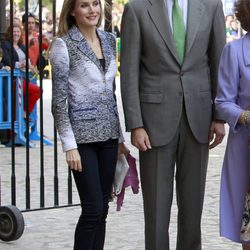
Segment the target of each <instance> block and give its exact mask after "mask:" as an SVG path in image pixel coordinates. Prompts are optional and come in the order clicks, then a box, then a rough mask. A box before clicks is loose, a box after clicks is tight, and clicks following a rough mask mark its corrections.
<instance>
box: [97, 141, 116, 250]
mask: <svg viewBox="0 0 250 250" xmlns="http://www.w3.org/2000/svg"><path fill="white" fill-rule="evenodd" d="M117 149H118V140H108V141H106V142H103V143H102V145H101V147H100V148H99V151H98V162H99V164H98V165H99V174H100V181H101V188H102V196H103V214H102V217H101V223H100V225H99V228H98V229H97V237H96V240H95V243H94V248H93V250H102V249H103V246H104V241H105V233H106V218H107V215H108V209H109V205H108V203H109V199H110V195H111V192H112V185H113V180H114V175H115V167H116V161H117Z"/></svg>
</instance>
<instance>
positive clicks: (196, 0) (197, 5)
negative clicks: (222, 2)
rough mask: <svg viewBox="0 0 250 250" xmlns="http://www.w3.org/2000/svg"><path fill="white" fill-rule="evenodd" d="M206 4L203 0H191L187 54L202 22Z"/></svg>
mask: <svg viewBox="0 0 250 250" xmlns="http://www.w3.org/2000/svg"><path fill="white" fill-rule="evenodd" d="M203 10H204V6H203V4H202V3H201V0H189V2H188V17H187V35H186V55H187V54H188V52H189V51H190V49H191V47H192V45H193V43H194V40H195V37H196V34H197V31H198V28H199V26H200V23H202V20H201V18H202V13H203Z"/></svg>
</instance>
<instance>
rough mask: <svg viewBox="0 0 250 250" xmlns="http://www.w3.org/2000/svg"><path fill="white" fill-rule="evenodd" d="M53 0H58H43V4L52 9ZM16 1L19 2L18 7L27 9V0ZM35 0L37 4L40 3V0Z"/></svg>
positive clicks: (22, 9)
mask: <svg viewBox="0 0 250 250" xmlns="http://www.w3.org/2000/svg"><path fill="white" fill-rule="evenodd" d="M53 1H56V0H42V5H43V6H46V7H47V8H48V9H49V10H52V6H53ZM62 1H63V0H62ZM15 2H16V4H17V6H18V9H19V10H20V11H24V9H25V0H16V1H15ZM33 2H36V4H37V6H38V5H39V1H38V0H36V1H34V0H33Z"/></svg>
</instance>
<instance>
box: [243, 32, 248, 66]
mask: <svg viewBox="0 0 250 250" xmlns="http://www.w3.org/2000/svg"><path fill="white" fill-rule="evenodd" d="M242 47H243V48H242V51H243V58H244V63H245V65H246V66H250V33H247V34H246V35H245V37H244V38H243V43H242Z"/></svg>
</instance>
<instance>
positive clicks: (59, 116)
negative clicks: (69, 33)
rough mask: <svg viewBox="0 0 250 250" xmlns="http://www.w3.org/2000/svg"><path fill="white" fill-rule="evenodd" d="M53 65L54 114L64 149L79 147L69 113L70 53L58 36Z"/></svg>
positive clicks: (51, 56)
mask: <svg viewBox="0 0 250 250" xmlns="http://www.w3.org/2000/svg"><path fill="white" fill-rule="evenodd" d="M50 61H51V66H52V114H53V116H54V120H55V125H56V128H57V130H58V133H59V136H60V139H61V142H62V148H63V151H64V152H65V151H68V150H71V149H75V148H77V144H76V140H75V136H74V133H73V130H72V126H71V123H70V119H69V114H68V105H67V98H68V80H69V70H70V67H69V55H68V49H67V46H66V44H65V42H64V41H63V40H62V39H61V38H56V39H55V40H54V41H53V43H52V47H51V52H50Z"/></svg>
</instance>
